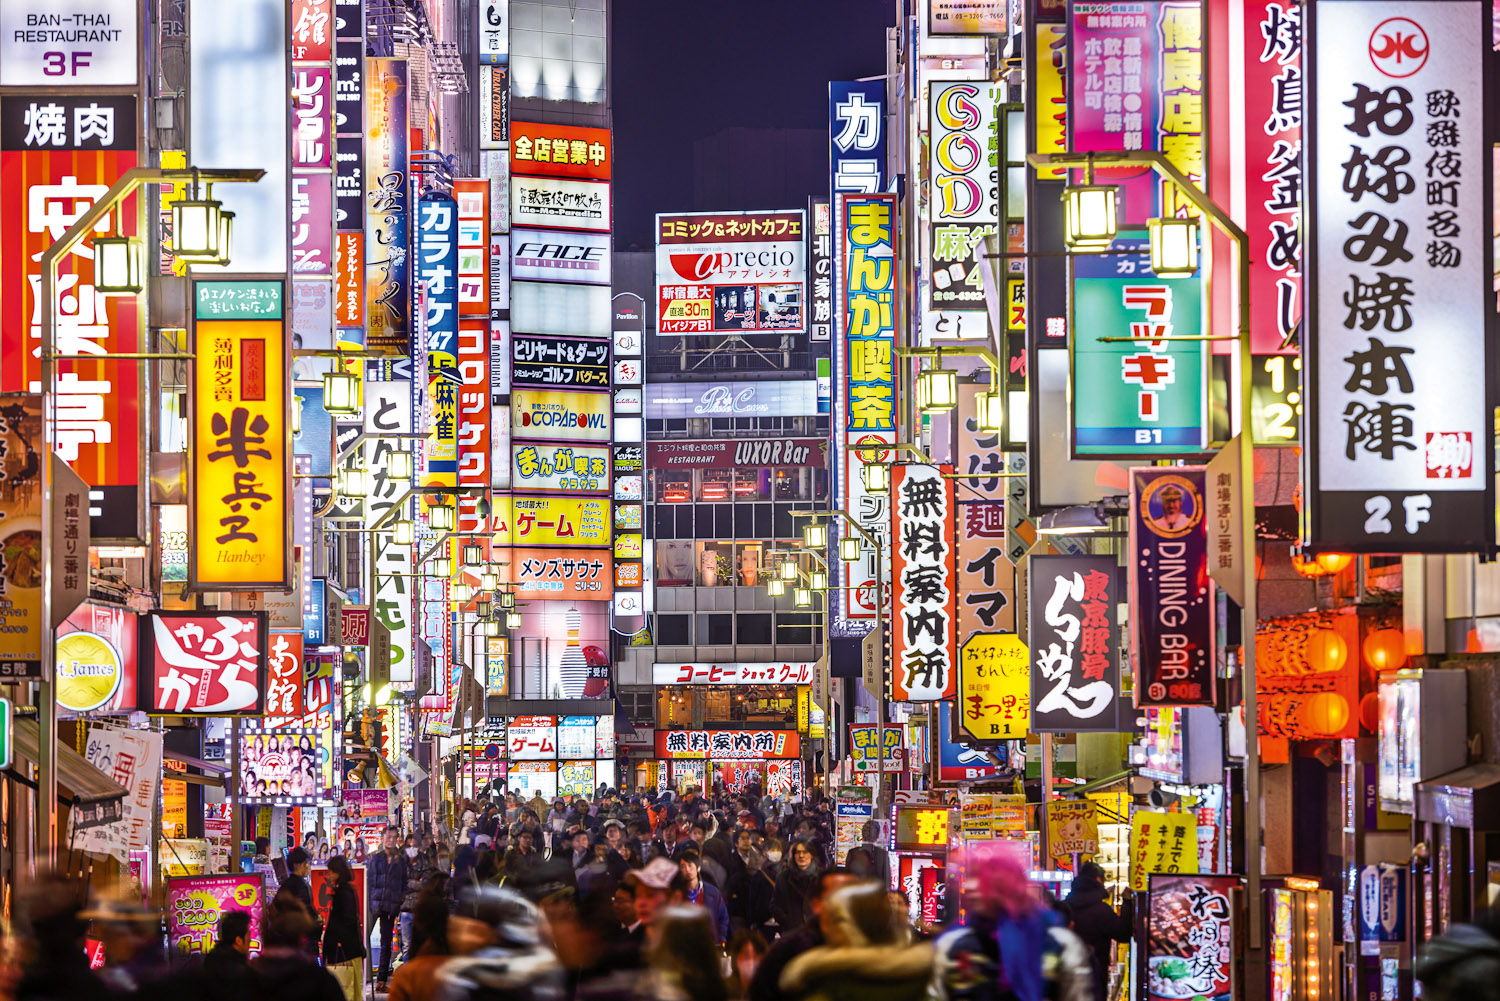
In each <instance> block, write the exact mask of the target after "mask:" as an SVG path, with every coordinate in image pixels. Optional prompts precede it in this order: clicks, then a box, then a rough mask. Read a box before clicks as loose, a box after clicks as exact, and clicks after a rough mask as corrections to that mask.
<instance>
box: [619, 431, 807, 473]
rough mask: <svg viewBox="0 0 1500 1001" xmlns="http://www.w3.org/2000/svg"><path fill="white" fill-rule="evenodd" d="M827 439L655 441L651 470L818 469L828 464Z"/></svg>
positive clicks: (650, 455)
mask: <svg viewBox="0 0 1500 1001" xmlns="http://www.w3.org/2000/svg"><path fill="white" fill-rule="evenodd" d="M827 454H828V440H827V439H826V438H754V439H746V440H743V441H736V440H734V439H732V438H727V439H726V438H720V439H715V440H711V441H652V442H647V443H646V466H647V468H649V469H743V468H745V467H747V466H776V467H781V466H817V467H819V468H822V467H823V466H824V465H825V464H826V463H827Z"/></svg>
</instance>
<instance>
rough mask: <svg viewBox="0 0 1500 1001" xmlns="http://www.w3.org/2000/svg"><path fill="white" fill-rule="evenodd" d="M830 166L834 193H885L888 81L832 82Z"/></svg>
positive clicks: (829, 92) (829, 100)
mask: <svg viewBox="0 0 1500 1001" xmlns="http://www.w3.org/2000/svg"><path fill="white" fill-rule="evenodd" d="M828 121H829V128H828V142H829V146H828V154H829V155H828V163H829V168H830V173H831V176H832V182H833V183H832V187H831V188H830V190H831V191H832V192H834V193H837V192H841V191H848V192H858V193H860V194H866V195H873V194H875V193H877V192H880V191H884V190H885V179H886V169H885V81H884V80H862V81H853V82H846V81H842V80H834V81H830V82H829V84H828Z"/></svg>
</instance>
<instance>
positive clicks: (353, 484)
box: [338, 466, 370, 497]
mask: <svg viewBox="0 0 1500 1001" xmlns="http://www.w3.org/2000/svg"><path fill="white" fill-rule="evenodd" d="M338 485H339V493H340V494H342V495H343V496H345V497H363V496H364V495H365V494H367V493H369V492H370V471H369V470H368V469H364V468H363V467H359V466H355V467H341V468H340V469H339V472H338Z"/></svg>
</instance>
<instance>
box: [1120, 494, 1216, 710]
mask: <svg viewBox="0 0 1500 1001" xmlns="http://www.w3.org/2000/svg"><path fill="white" fill-rule="evenodd" d="M1207 479H1208V472H1207V467H1205V466H1172V467H1168V468H1156V467H1151V468H1144V469H1139V468H1138V469H1132V470H1131V471H1130V553H1131V556H1132V558H1131V560H1130V562H1129V563H1128V564H1127V566H1128V572H1129V575H1130V610H1131V616H1130V621H1131V623H1132V627H1133V631H1134V637H1133V642H1132V643H1131V651H1132V653H1133V654H1134V657H1135V679H1136V681H1135V704H1136V705H1137V706H1211V705H1213V704H1214V583H1213V579H1212V577H1210V576H1209V565H1208V524H1209V518H1208V517H1207V516H1206V515H1207V511H1206V508H1207V506H1208V503H1209V498H1208V490H1207Z"/></svg>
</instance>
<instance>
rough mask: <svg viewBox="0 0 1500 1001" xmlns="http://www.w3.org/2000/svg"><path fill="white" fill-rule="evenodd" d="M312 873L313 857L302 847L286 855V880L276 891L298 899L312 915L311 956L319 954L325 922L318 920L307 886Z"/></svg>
mask: <svg viewBox="0 0 1500 1001" xmlns="http://www.w3.org/2000/svg"><path fill="white" fill-rule="evenodd" d="M311 871H312V856H310V855H308V854H307V849H306V848H303V847H301V846H300V845H299V846H298V847H296V848H293V849H292V850H291V851H289V852H287V853H286V879H284V880H282V881H281V886H280V887H279V888H278V889H277V890H276V892H277V893H278V894H281V893H287V894H290V895H291V896H293V897H295V898H296V899H297V902H298V903H300V904H301V905H302V906H303V907H305V908H307V913H308V914H310V915H312V919H313V931H312V935H311V937H310V938H309V939H308V942H307V943H306V946H305V948H306V949H307V951H308V954H309V955H312V956H316V955H317V954H318V943H319V942H320V941H322V940H323V922H322V921H321V920H319V918H318V909H317V908H316V907H314V906H313V900H312V889H311V888H310V887H309V886H308V885H307V874H308V873H309V872H311Z"/></svg>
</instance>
